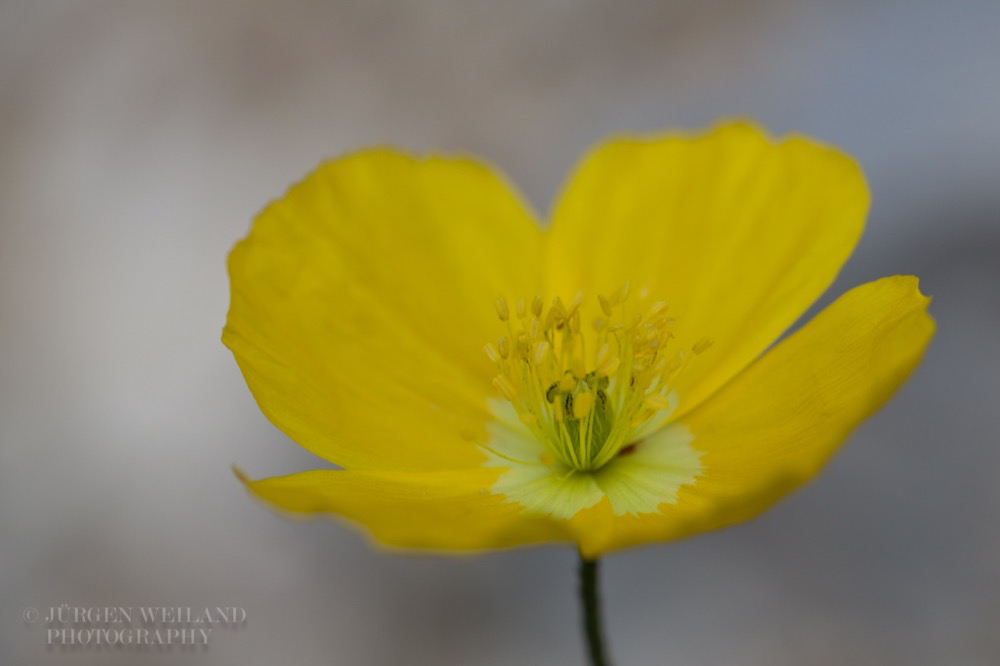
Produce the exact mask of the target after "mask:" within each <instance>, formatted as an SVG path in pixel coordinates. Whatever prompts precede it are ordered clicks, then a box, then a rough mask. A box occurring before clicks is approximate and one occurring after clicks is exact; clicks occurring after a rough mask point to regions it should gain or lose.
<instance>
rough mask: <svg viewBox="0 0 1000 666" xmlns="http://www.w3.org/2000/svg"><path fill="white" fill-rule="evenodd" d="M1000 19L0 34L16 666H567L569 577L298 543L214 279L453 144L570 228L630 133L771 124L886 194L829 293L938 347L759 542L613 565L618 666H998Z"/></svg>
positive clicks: (567, 565) (7, 482)
mask: <svg viewBox="0 0 1000 666" xmlns="http://www.w3.org/2000/svg"><path fill="white" fill-rule="evenodd" d="M998 37H1000V3H998V2H996V1H995V0H983V1H981V2H976V1H972V0H966V1H947V0H926V1H924V0H855V1H844V0H839V1H838V0H827V1H824V2H792V1H791V0H765V1H759V2H751V1H748V0H728V1H720V2H708V1H702V2H695V1H693V0H673V1H660V2H653V1H645V2H622V3H611V2H608V1H607V0H579V1H574V0H543V1H535V2H519V1H508V2H492V3H486V2H458V1H456V2H445V1H443V0H423V1H421V2H386V1H382V0H370V1H368V2H319V1H315V2H310V1H308V0H295V1H286V2H281V3H279V2H264V1H261V2H237V1H235V0H218V1H215V2H204V1H193V0H192V1H182V0H174V1H171V2H157V3H146V2H131V3H128V2H96V1H94V2H81V1H69V0H67V1H56V0H24V1H21V2H18V1H16V0H14V1H12V0H6V1H4V2H0V443H2V445H0V663H3V664H5V665H6V664H12V665H21V664H24V665H30V664H113V665H117V664H122V665H124V664H140V665H141V664H147V663H148V664H167V663H170V664H174V663H179V664H188V663H190V664H206V665H208V664H211V665H224V664H225V665H229V664H239V665H240V666H249V665H257V664H261V665H271V664H277V663H288V664H296V665H303V666H311V665H330V664H338V665H349V664H401V663H407V664H434V665H449V664H454V665H467V664H496V665H500V664H573V663H580V662H581V661H582V657H583V654H582V649H581V645H580V639H579V632H578V628H577V612H578V611H577V606H576V598H575V589H574V588H575V579H574V576H575V570H574V569H575V555H574V553H573V552H572V551H571V550H570V549H568V548H554V547H553V548H541V549H535V550H524V551H517V552H509V553H500V554H493V555H488V556H483V557H478V558H471V559H435V558H427V557H401V556H396V555H388V554H384V553H382V552H379V551H376V550H374V549H372V548H371V547H369V546H368V545H367V544H366V543H365V542H364V540H363V538H362V537H361V536H359V535H357V534H355V533H354V532H351V531H348V530H346V529H344V528H342V527H340V526H339V525H336V524H333V523H329V522H326V521H319V522H312V523H295V522H289V521H286V520H284V519H282V518H280V517H278V516H276V515H274V514H272V513H270V512H269V511H267V510H266V509H264V508H263V507H261V506H260V505H258V504H257V503H255V502H254V501H252V500H251V499H250V498H249V497H247V496H246V494H245V493H244V491H243V490H242V488H241V487H240V485H239V484H238V482H237V481H236V480H235V478H234V477H233V475H232V473H231V472H230V465H231V464H232V463H238V464H239V465H240V466H241V467H243V468H244V469H246V470H247V472H248V473H250V474H251V475H252V476H255V477H261V476H269V475H272V474H278V473H286V472H293V471H297V470H302V469H308V468H310V467H313V466H314V465H315V462H314V460H313V459H311V457H310V456H309V455H308V454H306V453H305V452H304V451H301V450H300V449H299V448H298V447H297V446H296V445H294V444H293V443H291V442H289V441H288V440H287V439H286V438H284V437H283V436H282V435H281V434H280V433H279V432H278V431H277V430H276V429H275V428H274V427H272V426H271V425H270V424H269V423H268V422H267V421H266V420H265V419H264V417H263V416H262V415H261V414H260V412H259V411H258V409H257V407H256V405H255V404H254V402H253V399H252V398H251V396H250V394H249V392H248V391H247V389H246V386H245V385H244V383H243V380H242V377H241V376H240V373H239V371H238V369H237V367H236V364H235V362H234V361H233V359H232V357H231V355H230V354H229V352H228V351H227V350H226V349H225V348H224V347H223V346H222V344H221V343H220V342H219V335H220V331H221V328H222V324H223V321H224V316H225V312H226V308H227V305H228V294H227V289H228V285H227V278H226V273H225V265H224V261H225V257H226V254H227V252H228V251H229V248H230V247H231V246H232V244H233V243H234V242H235V241H236V240H237V239H238V238H240V237H242V236H243V235H244V234H245V233H246V231H247V229H248V225H249V222H250V220H251V218H252V217H253V215H254V214H255V212H256V211H257V210H258V209H259V208H260V207H261V206H262V205H263V204H264V203H265V202H266V201H268V200H269V199H271V198H274V197H276V196H278V195H280V194H281V193H282V192H283V191H284V189H285V187H286V186H287V185H288V184H289V183H290V182H292V181H294V180H296V179H298V178H300V177H301V176H302V175H303V174H304V173H305V172H306V171H307V170H309V169H310V168H311V167H312V166H314V165H315V164H316V163H317V162H318V161H319V160H320V159H321V158H322V157H324V156H330V155H335V154H337V153H340V152H342V151H345V150H349V149H352V148H356V147H359V146H362V145H366V144H371V143H384V142H389V143H394V144H401V145H403V146H406V147H409V148H413V149H426V148H436V149H446V150H463V151H468V152H473V153H476V154H479V155H482V156H484V157H486V158H488V159H490V160H492V161H493V162H495V163H496V164H498V165H499V166H500V167H501V168H503V169H504V170H505V171H506V172H507V173H508V174H509V175H510V177H511V178H512V179H513V180H514V181H515V182H516V183H518V184H519V185H520V186H521V187H522V188H523V190H524V191H525V192H526V194H527V196H528V197H529V199H530V200H531V201H532V202H533V203H534V205H535V206H536V207H537V208H538V209H541V210H546V209H547V207H548V202H549V201H550V199H551V197H552V195H553V193H554V192H555V190H556V188H557V187H558V186H559V183H560V181H561V179H562V178H563V175H564V174H565V173H566V171H567V169H568V168H569V167H570V166H571V164H572V163H573V161H574V160H575V159H576V157H577V156H578V155H579V153H580V152H581V151H582V150H584V149H585V148H586V147H587V146H588V145H590V144H591V143H592V142H593V141H595V140H597V139H598V138H600V137H601V136H602V135H605V134H607V133H609V132H617V131H624V130H653V129H662V128H667V127H688V128H700V127H704V126H706V125H709V124H711V123H713V122H714V121H715V120H717V119H718V118H720V117H724V116H733V115H749V116H752V117H754V118H756V119H758V120H759V121H760V122H762V123H764V124H766V125H767V126H769V127H770V128H771V129H772V130H773V131H775V132H784V131H789V130H801V131H804V132H807V133H810V134H813V135H815V136H817V137H819V138H821V139H823V140H826V141H829V142H832V143H835V144H837V145H840V146H842V147H843V148H844V149H846V150H847V151H849V152H851V153H853V154H854V155H856V156H857V157H858V158H859V159H860V160H861V162H862V163H863V165H864V166H865V169H866V171H867V174H868V176H869V179H870V182H871V186H872V189H873V192H874V202H873V207H872V210H871V215H870V218H869V226H868V230H867V233H866V236H865V238H864V239H863V241H862V243H861V246H860V249H859V250H858V252H857V253H856V255H855V256H854V257H853V259H852V260H851V262H850V263H849V264H848V266H847V268H846V269H845V271H844V273H843V274H842V276H841V279H840V280H839V281H838V283H837V285H836V286H835V288H834V290H833V293H839V292H842V291H843V290H845V289H847V288H849V287H850V286H853V285H856V284H858V283H860V282H862V281H865V280H869V279H873V278H876V277H879V276H882V275H887V274H891V273H897V272H905V273H915V274H917V275H919V276H920V277H921V278H922V286H923V289H924V291H925V292H927V293H929V294H932V295H933V296H934V297H935V301H934V303H933V306H932V311H933V314H934V315H935V317H936V318H937V321H938V323H939V332H938V335H937V338H936V339H935V340H934V342H933V344H932V346H931V348H930V351H929V353H928V355H927V358H926V361H925V363H924V364H923V366H922V367H921V368H920V369H919V371H918V372H917V373H916V375H915V376H914V377H913V380H912V381H911V382H910V383H909V384H908V385H907V386H905V387H904V388H903V390H902V391H900V393H899V394H898V396H897V397H896V399H895V400H894V401H893V402H892V403H891V404H890V405H889V406H888V407H887V408H886V409H885V410H884V411H883V412H881V413H880V414H879V415H877V416H876V417H875V418H873V419H872V420H871V421H870V422H868V423H867V424H866V425H865V426H864V427H863V428H861V429H860V430H859V431H858V433H857V434H856V436H855V437H853V439H852V440H851V441H850V442H849V443H848V444H847V446H846V447H845V448H844V450H843V451H842V452H841V454H840V455H839V456H838V457H837V458H835V460H834V462H833V463H832V464H831V465H830V466H829V467H828V468H827V469H826V471H825V472H824V473H823V474H822V476H821V477H820V478H819V479H818V480H817V481H816V482H815V483H813V484H811V485H810V486H808V487H807V488H805V489H804V490H803V491H801V492H799V493H797V494H796V495H793V496H792V497H790V498H789V499H787V500H786V501H784V502H783V503H782V504H780V505H779V506H778V507H777V508H775V509H774V510H773V511H771V512H770V513H768V514H766V515H765V516H764V517H762V518H761V519H759V520H757V521H755V522H752V523H749V524H746V525H742V526H739V527H736V528H733V529H729V530H726V531H723V532H719V533H714V534H709V535H705V536H701V537H698V538H695V539H692V540H690V541H686V542H682V543H677V544H673V545H668V546H653V547H647V548H645V549H639V550H634V551H630V552H626V553H623V554H619V555H615V556H613V557H610V558H609V559H607V560H606V566H605V569H604V573H605V574H606V575H605V578H604V581H603V582H604V590H605V598H606V610H607V618H608V623H609V631H610V640H611V643H612V647H613V651H614V652H615V654H616V655H617V657H618V659H617V663H618V664H621V665H626V664H654V665H655V664H668V665H671V666H673V665H692V664H693V665H704V666H718V665H720V664H760V665H767V666H772V665H783V664H845V663H849V664H873V665H874V664H878V665H882V664H906V665H914V664H919V665H923V664H927V665H937V664H948V665H952V664H958V665H966V664H969V665H978V664H984V665H985V664H996V663H1000V633H998V626H1000V530H998V526H1000V483H998V482H997V481H998V476H1000V447H998V432H1000V409H998V406H997V398H998V397H1000V346H998V343H997V341H998V338H1000V335H998V331H1000V219H998V218H1000V74H998V65H1000V39H998ZM63 603H66V604H69V605H71V606H73V605H79V606H114V605H117V606H133V607H135V606H140V605H152V606H170V605H173V606H192V607H198V606H220V605H235V606H241V607H243V608H245V609H246V612H247V622H246V625H245V626H244V627H242V628H241V629H234V630H217V631H216V632H215V633H214V634H213V636H212V639H211V641H210V645H209V648H208V649H207V650H204V651H201V650H198V651H194V652H187V651H181V650H177V649H174V650H173V651H171V652H167V653H162V654H161V653H159V652H157V651H156V650H153V651H151V652H148V653H144V652H136V651H123V652H115V651H107V650H103V651H102V650H96V649H93V648H90V649H83V650H79V649H78V650H70V651H62V650H59V649H56V650H47V649H46V647H45V640H46V631H45V629H46V628H45V626H44V622H41V621H39V622H35V623H33V624H30V623H26V622H25V621H24V620H23V619H22V612H23V610H24V609H25V608H26V607H36V608H38V609H39V610H40V611H41V612H45V611H46V610H47V608H48V607H50V606H58V605H60V604H63Z"/></svg>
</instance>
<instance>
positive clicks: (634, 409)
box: [486, 283, 712, 471]
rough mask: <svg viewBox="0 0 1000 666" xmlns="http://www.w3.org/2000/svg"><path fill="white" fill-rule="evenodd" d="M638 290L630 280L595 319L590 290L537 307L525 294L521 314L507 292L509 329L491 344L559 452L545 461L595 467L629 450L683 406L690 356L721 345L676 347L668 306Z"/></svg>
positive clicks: (532, 423) (500, 367) (534, 422)
mask: <svg viewBox="0 0 1000 666" xmlns="http://www.w3.org/2000/svg"><path fill="white" fill-rule="evenodd" d="M629 291H630V290H629V285H628V283H626V284H625V285H623V286H622V287H621V288H620V289H618V290H616V291H614V292H613V293H612V294H611V295H609V296H604V295H598V297H597V305H598V306H599V308H600V310H599V311H598V310H597V309H596V308H594V309H593V311H594V313H595V314H596V315H597V316H596V317H594V318H593V319H592V321H591V322H590V323H589V324H588V325H586V326H585V325H584V324H583V323H582V320H583V315H582V314H581V312H583V311H585V310H586V309H587V308H586V307H584V297H583V294H578V295H577V297H576V298H575V299H574V300H573V301H572V302H571V303H570V304H569V305H568V306H567V305H565V304H564V303H563V301H562V300H561V299H560V298H558V297H556V298H554V299H553V300H552V303H551V305H549V306H548V307H546V306H545V303H544V301H543V300H542V298H541V297H540V296H535V298H534V299H533V300H532V301H531V303H530V305H528V304H527V303H526V301H525V300H524V299H520V300H518V301H517V304H516V307H515V310H514V312H513V313H511V311H510V309H509V307H508V304H507V301H506V300H505V299H504V298H503V297H500V298H498V299H497V302H496V310H497V316H498V317H499V318H500V321H501V322H503V323H504V324H506V326H507V334H506V335H504V336H503V337H501V338H499V339H498V340H497V341H496V342H495V343H489V344H487V345H486V354H487V356H489V358H490V360H491V361H493V363H494V364H496V367H497V371H498V372H497V375H496V377H495V378H494V379H493V384H494V386H496V388H497V390H498V391H499V392H500V394H501V395H502V396H503V397H504V398H505V399H506V400H508V401H509V402H510V403H511V405H513V407H514V409H515V410H516V411H517V414H518V416H519V418H520V420H521V422H523V423H524V424H525V425H526V426H527V427H528V428H529V429H530V430H531V432H532V433H533V434H534V436H535V437H536V438H537V439H538V441H539V442H540V443H541V444H542V445H543V447H544V448H545V451H546V454H548V455H549V456H551V458H550V459H549V460H544V456H543V462H549V463H556V462H558V463H561V464H562V465H564V466H565V467H567V468H569V469H572V470H577V471H594V470H598V469H600V468H601V467H603V466H604V465H606V464H607V463H608V462H610V461H611V460H612V459H614V458H615V457H616V456H618V455H624V454H626V453H628V452H629V451H630V450H631V448H632V447H631V445H632V444H633V443H635V442H636V440H637V439H638V437H639V436H640V435H641V433H642V431H643V430H644V429H646V428H647V427H648V426H649V425H650V424H651V423H653V422H660V423H662V422H663V420H665V418H666V417H667V416H669V413H670V410H672V409H673V407H674V406H676V397H675V396H674V395H673V394H672V393H671V391H670V386H671V383H672V381H673V380H674V378H675V377H676V375H677V374H678V373H679V372H680V371H681V370H682V369H683V367H684V365H685V364H686V361H687V359H688V358H690V356H691V354H698V353H700V352H702V351H704V350H705V349H707V348H708V347H709V346H711V344H712V342H711V340H709V339H707V338H706V339H703V340H701V341H700V342H698V343H697V344H695V345H694V346H693V347H692V348H691V349H690V350H686V349H678V348H677V346H676V345H672V344H671V341H672V340H673V335H672V334H671V328H672V326H673V323H674V320H673V319H672V318H671V317H670V316H669V315H668V309H669V308H668V306H667V304H666V303H665V302H663V301H657V302H654V303H652V305H650V306H649V307H648V308H645V309H644V310H643V308H641V307H639V306H631V304H629V303H628V298H629ZM512 314H513V316H512ZM689 352H690V353H689ZM660 417H662V418H660ZM493 453H496V454H497V455H500V454H499V453H498V452H495V451H494V452H493Z"/></svg>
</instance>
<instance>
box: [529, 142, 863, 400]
mask: <svg viewBox="0 0 1000 666" xmlns="http://www.w3.org/2000/svg"><path fill="white" fill-rule="evenodd" d="M867 206H868V191H867V188H866V186H865V183H864V178H863V176H862V173H861V171H860V169H859V168H858V166H857V165H856V164H855V163H854V162H853V161H852V160H851V159H850V158H848V157H846V156H845V155H843V154H841V153H839V152H837V151H836V150H834V149H832V148H828V147H825V146H822V145H819V144H816V143H813V142H812V141H810V140H808V139H805V138H802V137H794V136H793V137H789V138H786V139H783V140H782V141H780V142H777V143H775V142H773V141H771V140H770V139H769V138H768V137H767V136H765V135H764V134H763V133H762V132H761V131H760V130H758V129H757V128H755V127H753V126H751V125H748V124H745V123H731V124H726V125H722V126H720V127H717V128H716V129H714V130H712V131H710V132H708V133H706V134H703V135H700V136H694V137H688V136H680V135H667V136H663V137H659V138H621V139H617V140H613V141H610V142H608V143H605V144H604V145H601V146H599V147H598V148H596V149H595V150H594V151H593V152H592V153H590V154H589V155H588V156H587V157H586V158H585V159H584V160H583V162H582V164H581V165H580V166H579V167H578V169H577V171H576V173H575V175H573V176H572V177H571V178H570V180H569V182H568V185H567V187H566V189H565V191H564V193H563V194H562V197H561V199H560V200H559V201H558V202H557V204H556V206H555V208H554V213H553V221H552V228H551V233H550V237H549V238H548V250H547V252H548V254H547V257H548V266H547V274H546V285H547V290H548V292H550V293H554V294H563V295H565V294H575V293H576V292H577V291H578V290H583V291H584V293H587V294H595V293H601V294H611V293H612V292H613V291H614V290H615V289H617V288H618V287H619V286H620V285H622V284H625V283H626V282H628V283H630V284H631V290H630V291H631V293H632V294H634V296H631V298H633V299H635V298H642V296H644V295H645V296H646V298H647V299H648V300H647V302H646V307H648V306H649V305H650V304H651V303H653V302H655V301H657V300H663V301H666V303H667V305H669V308H670V313H671V316H672V317H674V318H675V319H676V322H675V324H674V328H673V333H674V335H675V336H676V343H677V345H678V348H680V349H686V350H691V349H694V350H695V352H698V353H692V357H691V358H690V359H689V361H688V362H687V365H686V366H685V367H684V370H683V371H682V372H681V374H680V375H679V376H678V378H677V379H676V381H675V382H674V384H673V386H672V388H674V389H675V390H676V391H677V394H678V396H679V398H680V405H679V407H678V411H677V412H676V414H675V415H676V416H680V415H682V414H683V413H685V412H686V411H689V410H690V409H691V408H693V407H695V406H696V405H697V404H698V403H700V402H701V401H702V400H703V399H704V398H706V397H707V396H709V395H711V394H712V393H713V392H714V391H715V390H717V389H718V388H719V387H720V386H722V385H723V384H724V383H725V382H726V381H728V380H729V379H730V378H731V377H733V376H734V375H735V374H736V373H737V372H739V371H740V370H741V369H743V368H744V367H746V366H747V365H748V364H749V363H750V362H751V361H752V360H753V359H754V358H756V357H757V356H758V355H759V354H760V353H761V352H762V351H763V350H764V349H766V348H767V346H768V345H769V344H771V343H772V342H773V341H774V340H775V339H777V337H778V336H779V335H780V334H781V333H782V332H783V331H784V330H785V329H787V328H788V327H789V326H790V325H791V324H792V323H793V322H794V321H795V320H796V319H797V318H798V317H799V316H800V315H801V314H802V313H803V312H804V311H805V310H806V308H808V306H809V305H810V304H811V303H812V302H813V301H814V300H815V299H816V298H817V297H818V296H819V295H820V294H821V293H822V292H823V291H824V290H825V289H826V288H827V287H828V286H829V285H830V283H831V282H832V281H833V279H834V277H835V276H836V274H837V272H838V270H839V269H840V267H841V265H842V264H843V262H844V261H845V260H846V259H847V257H848V256H849V255H850V253H851V251H852V249H853V248H854V245H855V243H856V242H857V240H858V238H859V236H860V235H861V232H862V227H863V222H864V215H865V211H866V209H867ZM592 298H596V296H592ZM707 341H711V344H708V343H707Z"/></svg>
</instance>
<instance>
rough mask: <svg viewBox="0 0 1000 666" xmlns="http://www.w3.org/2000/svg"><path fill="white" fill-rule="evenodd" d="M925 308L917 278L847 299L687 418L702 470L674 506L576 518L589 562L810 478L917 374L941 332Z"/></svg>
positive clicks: (727, 515) (685, 531) (700, 527)
mask: <svg viewBox="0 0 1000 666" xmlns="http://www.w3.org/2000/svg"><path fill="white" fill-rule="evenodd" d="M929 301H930V299H928V298H927V297H925V296H923V295H922V294H921V293H920V291H919V289H918V287H917V280H916V278H913V277H909V276H896V277H890V278H884V279H881V280H878V281H876V282H871V283H869V284H865V285H862V286H860V287H857V288H855V289H853V290H851V291H850V292H848V293H847V294H845V295H844V296H842V297H841V298H840V299H838V300H837V301H836V302H834V303H833V304H832V305H831V306H830V307H828V308H827V309H826V310H824V311H823V312H821V313H820V314H819V315H818V316H817V317H816V318H815V319H814V320H813V321H811V322H809V323H808V324H807V325H806V326H804V327H803V328H802V329H801V330H799V331H797V332H796V333H794V334H793V335H791V336H790V337H789V338H788V339H786V340H784V341H782V342H781V343H780V344H779V345H778V346H776V347H775V348H774V349H773V350H771V351H770V352H768V353H767V354H766V355H765V356H764V357H762V358H761V359H760V360H759V361H757V362H756V363H754V364H753V365H752V366H751V367H749V368H748V369H747V370H746V371H745V372H743V373H741V374H740V375H739V376H738V377H736V378H735V379H734V380H733V381H732V382H730V383H729V384H727V385H726V386H725V387H724V388H723V389H722V390H721V391H719V392H718V393H717V394H716V395H714V396H712V397H711V398H710V399H709V400H707V401H706V402H705V403H703V404H702V405H701V406H700V407H698V408H697V409H696V410H695V411H693V412H691V413H690V414H688V416H687V417H685V418H683V419H681V421H682V422H683V424H684V425H685V426H686V427H688V428H689V429H690V431H691V433H692V435H693V440H692V445H693V446H694V447H695V449H697V450H699V451H701V452H702V457H701V464H702V465H703V472H702V474H701V476H700V477H699V478H698V479H697V480H696V481H695V482H694V483H693V484H690V485H687V486H683V487H682V488H681V489H680V491H679V492H678V500H677V502H676V503H675V504H668V505H661V507H660V512H659V513H658V514H651V515H649V514H647V515H643V516H639V517H634V516H623V517H622V516H615V515H614V514H613V512H612V510H611V507H610V504H609V503H608V502H607V501H605V502H602V503H601V504H599V505H597V506H595V507H593V508H591V509H588V510H586V511H582V512H580V513H579V514H577V516H576V517H575V518H574V519H573V521H572V523H573V527H574V530H575V532H576V534H577V538H578V539H579V541H580V543H581V548H582V549H583V552H584V553H585V554H587V555H590V556H593V555H597V554H600V553H602V552H606V551H609V550H614V549H617V548H622V547H625V546H629V545H635V544H639V543H644V542H649V541H664V540H670V539H678V538H681V537H684V536H688V535H690V534H693V533H696V532H700V531H704V530H708V529H714V528H717V527H722V526H725V525H729V524H731V523H735V522H739V521H742V520H746V519H748V518H750V517H752V516H754V515H756V514H757V513H759V512H760V511H763V510H764V509H765V508H767V507H768V506H770V505H771V504H772V503H773V502H774V501H776V500H777V499H779V498H780V497H781V496H783V495H784V494H786V493H787V492H789V491H790V490H791V489H793V488H795V487H797V486H799V485H801V484H802V483H804V482H805V481H807V480H808V479H810V478H812V476H814V475H815V474H816V473H817V472H818V470H819V469H820V467H821V466H822V465H823V463H824V462H825V461H826V459H827V458H828V457H829V456H830V455H831V454H832V453H833V452H834V451H835V450H836V448H837V446H838V444H840V443H841V442H842V441H843V440H844V438H845V437H846V436H847V435H848V433H849V432H850V431H851V430H852V429H853V428H854V427H855V426H856V425H858V423H860V422H861V421H862V420H863V419H864V418H866V417H867V416H868V415H869V414H871V413H872V412H874V411H875V410H876V409H877V408H878V407H879V406H880V405H882V404H883V403H884V402H885V401H886V400H887V399H888V398H889V397H890V396H891V395H892V394H893V392H894V391H895V390H896V389H897V388H898V387H899V385H900V384H901V383H902V382H903V381H904V380H905V379H906V377H907V376H908V375H909V374H910V372H911V371H912V370H913V368H914V367H916V365H917V363H918V362H919V360H920V358H921V356H922V355H923V352H924V349H925V347H926V346H927V343H928V342H929V341H930V338H931V336H932V335H933V332H934V321H933V320H932V319H931V317H930V316H929V315H928V314H927V311H926V310H927V304H928V303H929ZM651 439H655V435H654V437H653V438H651ZM647 444H648V442H647V443H643V444H640V446H646V445H647Z"/></svg>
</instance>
